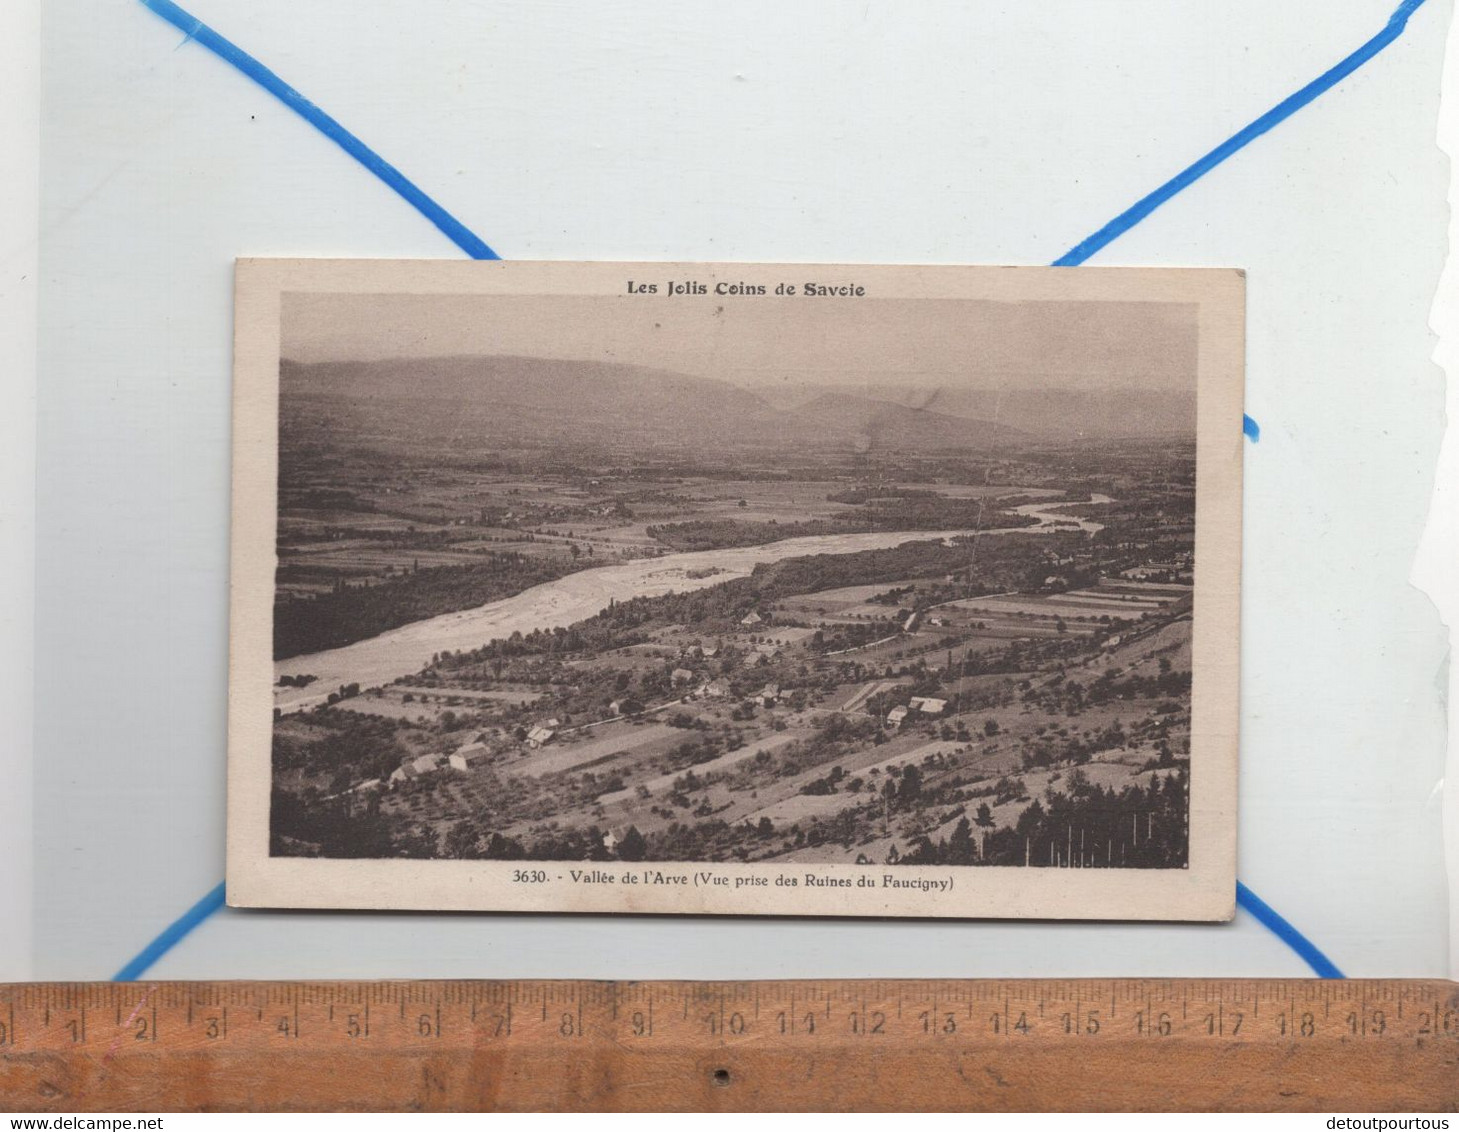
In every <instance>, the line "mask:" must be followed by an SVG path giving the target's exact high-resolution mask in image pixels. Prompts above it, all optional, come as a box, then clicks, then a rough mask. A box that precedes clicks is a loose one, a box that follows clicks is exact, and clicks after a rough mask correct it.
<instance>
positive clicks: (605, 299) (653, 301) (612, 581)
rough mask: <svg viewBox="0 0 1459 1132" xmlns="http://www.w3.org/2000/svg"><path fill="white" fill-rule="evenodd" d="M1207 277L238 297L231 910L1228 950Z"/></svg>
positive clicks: (880, 272)
mask: <svg viewBox="0 0 1459 1132" xmlns="http://www.w3.org/2000/svg"><path fill="white" fill-rule="evenodd" d="M1244 283H1245V280H1244V277H1243V275H1242V273H1241V272H1239V271H1236V270H1147V269H1122V268H1112V269H1101V268H1094V269H1087V268H1079V269H1050V268H1007V267H895V266H845V265H839V266H828V265H786V264H780V265H751V264H665V263H632V264H609V263H593V264H583V263H527V262H522V263H481V262H454V261H440V262H416V261H402V262H395V261H368V260H362V261H330V260H244V261H241V262H240V263H239V264H238V270H237V343H236V375H235V381H236V390H235V422H234V497H233V596H232V601H233V607H232V644H231V647H232V674H231V697H230V725H229V762H230V767H229V828H228V898H229V901H230V903H233V904H235V905H241V906H275V907H318V908H438V909H512V910H539V911H576V912H684V913H725V914H769V915H792V916H919V917H923V916H925V917H931V916H956V917H1046V918H1071V917H1080V918H1101V919H1116V918H1119V919H1166V920H1221V919H1229V918H1230V916H1231V915H1232V912H1233V903H1234V895H1235V893H1234V888H1235V844H1236V824H1235V823H1236V751H1237V643H1238V620H1239V602H1238V583H1239V575H1240V560H1241V554H1240V534H1241V532H1240V518H1241V454H1242V446H1241V442H1242V373H1243V349H1244V347H1243V325H1244V310H1243V306H1244V293H1245V287H1244Z"/></svg>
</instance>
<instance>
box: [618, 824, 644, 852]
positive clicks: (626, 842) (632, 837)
mask: <svg viewBox="0 0 1459 1132" xmlns="http://www.w3.org/2000/svg"><path fill="white" fill-rule="evenodd" d="M646 852H648V843H647V842H645V841H644V839H643V834H641V833H639V832H638V826H636V825H631V826H629V827H628V832H627V833H625V834H624V835H623V840H622V841H620V842H619V843H618V859H619V860H620V861H641V860H643V855H644V854H645V853H646Z"/></svg>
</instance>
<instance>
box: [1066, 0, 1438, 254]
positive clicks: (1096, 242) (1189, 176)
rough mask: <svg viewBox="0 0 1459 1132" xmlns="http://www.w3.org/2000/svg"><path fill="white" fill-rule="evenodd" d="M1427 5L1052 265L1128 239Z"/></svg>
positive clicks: (1398, 13) (1410, 1) (1404, 9)
mask: <svg viewBox="0 0 1459 1132" xmlns="http://www.w3.org/2000/svg"><path fill="white" fill-rule="evenodd" d="M1423 3H1424V0H1403V3H1402V4H1400V5H1399V6H1398V8H1397V9H1396V10H1395V11H1394V13H1393V15H1392V16H1390V17H1389V18H1388V22H1387V23H1386V24H1384V25H1383V30H1382V31H1380V32H1379V33H1378V34H1377V35H1375V36H1374V37H1373V38H1372V39H1370V40H1368V42H1367V43H1365V44H1363V46H1361V47H1359V48H1358V49H1357V50H1356V51H1354V52H1353V53H1352V54H1351V55H1349V56H1348V57H1347V58H1345V59H1343V60H1342V61H1341V62H1340V63H1338V64H1337V65H1336V66H1333V67H1330V68H1328V69H1327V70H1326V71H1324V72H1322V74H1320V75H1318V76H1317V78H1315V79H1313V80H1312V81H1311V82H1310V83H1308V84H1307V85H1306V86H1304V87H1303V88H1302V89H1301V90H1299V91H1297V92H1296V93H1295V94H1292V95H1289V96H1288V97H1286V98H1284V99H1282V101H1281V102H1279V103H1277V104H1276V105H1275V106H1273V107H1272V108H1271V109H1270V110H1268V111H1267V112H1266V113H1265V114H1263V115H1262V116H1261V117H1260V118H1258V119H1256V121H1254V122H1252V123H1251V124H1250V125H1249V126H1247V127H1246V128H1245V129H1243V130H1241V131H1239V132H1238V133H1235V134H1233V135H1232V136H1231V137H1229V138H1227V139H1226V140H1225V141H1223V142H1222V143H1221V144H1220V145H1218V146H1217V147H1216V148H1215V149H1213V150H1211V152H1210V153H1208V154H1206V155H1205V156H1204V157H1202V158H1201V159H1200V160H1199V161H1197V162H1195V163H1194V164H1193V165H1189V166H1187V167H1186V168H1185V169H1183V170H1181V171H1180V172H1179V173H1177V174H1176V175H1175V176H1174V177H1172V178H1171V179H1170V180H1168V181H1166V182H1165V184H1163V185H1161V186H1160V187H1159V188H1158V189H1156V190H1155V191H1154V192H1153V193H1150V194H1149V195H1147V196H1143V197H1141V198H1140V199H1139V200H1137V201H1136V202H1135V203H1134V204H1132V205H1131V206H1130V207H1129V208H1127V209H1125V211H1124V212H1122V213H1120V214H1119V215H1118V216H1116V217H1115V218H1114V219H1113V220H1111V221H1110V222H1109V223H1108V224H1106V225H1105V226H1104V227H1103V228H1101V229H1100V230H1099V231H1098V232H1095V233H1094V234H1093V235H1092V236H1089V237H1087V238H1086V239H1083V240H1081V241H1080V242H1079V243H1077V244H1075V245H1074V246H1073V247H1072V248H1070V249H1069V250H1068V251H1067V252H1065V253H1064V254H1063V255H1061V256H1060V257H1059V258H1058V259H1056V260H1054V264H1053V265H1054V266H1055V267H1075V266H1077V265H1078V264H1081V263H1083V262H1084V261H1085V260H1087V259H1088V258H1089V257H1090V256H1092V255H1094V253H1095V252H1097V251H1099V250H1100V249H1101V248H1103V247H1105V246H1106V245H1108V244H1109V243H1111V242H1112V241H1114V240H1117V239H1119V238H1120V237H1121V236H1123V235H1124V234H1125V233H1126V232H1128V231H1129V230H1130V229H1131V228H1133V227H1134V226H1135V225H1136V224H1138V223H1140V221H1142V220H1144V219H1145V217H1147V216H1149V215H1150V214H1151V213H1152V212H1154V211H1155V210H1156V209H1157V208H1159V207H1160V206H1161V205H1162V204H1164V203H1165V202H1166V201H1168V200H1169V199H1170V198H1171V197H1173V196H1175V194H1176V193H1178V192H1181V191H1182V190H1184V189H1188V188H1190V186H1191V185H1193V184H1194V183H1195V182H1196V181H1198V180H1200V179H1201V178H1202V177H1204V176H1205V175H1206V174H1207V173H1209V172H1210V171H1211V170H1212V169H1214V168H1216V166H1217V165H1220V164H1221V162H1223V161H1225V160H1226V159H1227V158H1228V157H1230V156H1231V155H1232V154H1234V153H1236V152H1237V151H1239V150H1241V149H1243V148H1245V147H1246V146H1248V145H1250V144H1251V143H1252V142H1254V141H1255V140H1256V139H1257V138H1259V137H1261V135H1262V134H1264V133H1266V132H1267V131H1268V130H1270V129H1271V128H1272V127H1273V126H1276V125H1277V124H1279V123H1281V122H1284V121H1286V119H1288V118H1290V117H1291V116H1292V115H1293V114H1295V113H1296V112H1297V111H1298V110H1300V109H1301V108H1302V107H1304V106H1306V105H1307V104H1308V103H1309V102H1311V101H1312V100H1313V99H1314V98H1316V97H1318V96H1319V95H1321V94H1324V93H1325V92H1327V91H1329V90H1331V89H1332V88H1333V87H1335V86H1336V85H1337V84H1338V83H1340V82H1342V80H1343V79H1345V78H1347V77H1348V76H1349V75H1350V74H1352V73H1353V72H1354V71H1356V70H1357V69H1358V68H1359V67H1361V66H1362V65H1363V64H1364V63H1366V62H1367V61H1368V60H1369V59H1371V58H1373V56H1374V55H1377V54H1378V52H1380V51H1382V50H1383V49H1384V48H1385V47H1387V46H1388V45H1389V44H1390V43H1392V42H1393V41H1394V40H1395V39H1397V38H1398V37H1399V36H1400V35H1402V34H1403V29H1404V28H1405V27H1407V26H1408V17H1409V16H1411V15H1413V13H1414V12H1416V11H1417V10H1418V9H1419V8H1420V7H1422V5H1423Z"/></svg>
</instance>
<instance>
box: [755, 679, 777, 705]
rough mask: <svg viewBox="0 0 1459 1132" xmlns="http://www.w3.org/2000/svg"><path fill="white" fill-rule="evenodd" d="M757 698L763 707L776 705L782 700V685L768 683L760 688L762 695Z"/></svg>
mask: <svg viewBox="0 0 1459 1132" xmlns="http://www.w3.org/2000/svg"><path fill="white" fill-rule="evenodd" d="M757 698H758V699H759V701H760V706H761V707H774V706H775V705H776V703H777V702H779V700H780V685H779V684H766V685H765V687H763V688H761V689H760V695H759V696H758V697H757Z"/></svg>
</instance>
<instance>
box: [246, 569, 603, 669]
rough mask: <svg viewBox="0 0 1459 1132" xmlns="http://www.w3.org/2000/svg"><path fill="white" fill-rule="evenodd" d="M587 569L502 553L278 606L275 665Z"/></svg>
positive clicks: (295, 600) (275, 624) (339, 589)
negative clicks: (462, 564) (465, 563)
mask: <svg viewBox="0 0 1459 1132" xmlns="http://www.w3.org/2000/svg"><path fill="white" fill-rule="evenodd" d="M585 565H590V563H589V562H586V561H585V560H583V559H577V558H571V557H558V556H556V555H553V556H548V555H542V556H536V555H526V554H522V553H520V552H518V551H503V552H500V553H493V554H491V555H489V556H487V557H485V558H484V559H483V560H482V561H481V562H473V563H471V564H470V565H467V566H436V567H432V568H430V569H426V570H417V571H415V572H414V573H411V574H405V575H402V576H399V577H394V578H389V579H386V580H384V581H381V582H378V583H376V584H374V585H361V586H341V587H340V588H338V589H336V590H335V591H334V592H333V593H326V594H319V595H317V596H315V597H312V598H296V599H294V600H287V601H280V602H276V603H275V605H274V659H275V660H286V659H288V658H289V657H291V656H299V655H301V654H303V653H311V652H318V651H320V650H322V649H333V648H339V647H341V646H343V645H348V644H353V643H354V642H355V641H362V640H364V639H366V638H367V637H373V636H376V635H377V634H379V633H383V632H385V631H386V630H388V629H395V628H398V627H399V626H401V625H408V624H409V623H410V622H412V621H420V620H424V619H425V618H427V617H435V616H438V615H439V614H442V613H452V612H455V611H456V610H458V609H470V608H471V607H472V606H476V605H484V604H485V603H486V602H489V601H496V600H498V599H499V598H504V597H510V596H511V595H512V594H515V593H520V592H521V591H522V590H525V589H528V588H530V587H532V586H535V585H538V584H540V583H542V582H547V581H551V580H552V579H554V578H560V577H562V576H563V575H564V574H570V573H572V572H573V571H574V570H580V569H582V568H583V566H585Z"/></svg>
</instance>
